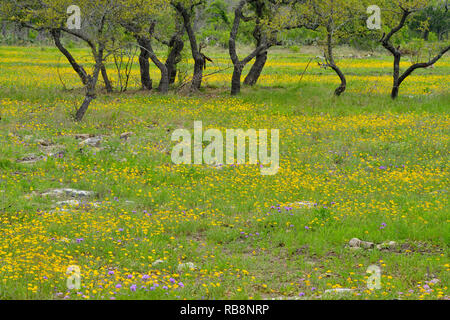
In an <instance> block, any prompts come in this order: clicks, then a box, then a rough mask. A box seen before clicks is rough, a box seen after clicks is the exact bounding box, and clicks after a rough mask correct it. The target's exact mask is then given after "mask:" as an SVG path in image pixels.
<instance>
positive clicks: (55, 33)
mask: <svg viewBox="0 0 450 320" xmlns="http://www.w3.org/2000/svg"><path fill="white" fill-rule="evenodd" d="M50 34H51V35H52V38H53V41H54V42H55V45H56V47H57V48H58V49H59V51H61V53H62V54H63V55H64V56H65V57H66V59H67V61H69V63H70V65H71V66H72V68H73V70H74V71H75V72H76V73H77V74H78V76H79V77H80V79H81V82H82V83H83V85H86V84H87V83H88V80H89V77H88V74H87V72H86V70H84V68H83V67H82V66H81V65H79V64H78V63H77V62H76V60H75V58H74V57H73V56H72V55H71V54H70V52H69V51H68V50H67V49H66V48H65V47H64V46H63V45H62V43H61V31H60V30H57V29H53V30H51V31H50Z"/></svg>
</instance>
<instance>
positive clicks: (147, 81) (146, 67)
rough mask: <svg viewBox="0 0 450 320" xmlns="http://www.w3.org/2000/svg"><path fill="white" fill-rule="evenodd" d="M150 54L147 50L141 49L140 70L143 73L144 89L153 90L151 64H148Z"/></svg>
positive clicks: (142, 82)
mask: <svg viewBox="0 0 450 320" xmlns="http://www.w3.org/2000/svg"><path fill="white" fill-rule="evenodd" d="M148 58H149V55H148V52H147V50H146V49H145V48H142V47H141V53H140V55H139V69H140V73H141V84H142V89H144V90H152V89H153V81H152V79H151V77H150V63H149V62H148Z"/></svg>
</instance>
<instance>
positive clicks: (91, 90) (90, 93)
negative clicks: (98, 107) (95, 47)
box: [75, 49, 103, 122]
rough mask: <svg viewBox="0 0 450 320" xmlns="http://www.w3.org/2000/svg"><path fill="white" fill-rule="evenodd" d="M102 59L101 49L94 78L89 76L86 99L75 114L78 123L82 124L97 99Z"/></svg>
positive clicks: (97, 57)
mask: <svg viewBox="0 0 450 320" xmlns="http://www.w3.org/2000/svg"><path fill="white" fill-rule="evenodd" d="M102 59H103V49H99V52H98V54H97V56H96V62H95V68H94V73H93V75H92V77H91V76H88V83H87V85H86V94H85V97H84V101H83V103H82V104H81V106H80V108H79V109H78V110H77V112H76V114H75V121H77V122H80V121H81V120H83V117H84V115H85V114H86V111H87V109H88V108H89V105H90V104H91V102H92V100H94V99H95V98H96V95H95V87H96V85H97V81H98V77H99V74H100V70H101V68H102V65H103V61H102Z"/></svg>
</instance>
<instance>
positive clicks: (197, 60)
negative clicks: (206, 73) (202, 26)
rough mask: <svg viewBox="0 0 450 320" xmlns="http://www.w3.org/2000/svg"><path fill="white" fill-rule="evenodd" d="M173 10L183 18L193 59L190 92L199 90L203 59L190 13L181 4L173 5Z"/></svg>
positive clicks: (203, 64)
mask: <svg viewBox="0 0 450 320" xmlns="http://www.w3.org/2000/svg"><path fill="white" fill-rule="evenodd" d="M174 7H175V9H176V10H177V11H178V13H179V14H180V15H181V17H182V18H183V23H184V28H185V30H186V32H187V34H188V37H189V42H190V44H191V51H192V58H193V59H194V74H193V76H192V82H191V91H196V90H198V89H200V87H201V85H202V80H203V69H204V67H205V58H204V56H203V55H202V54H201V52H200V48H199V46H198V44H197V37H196V36H195V32H194V29H193V27H192V21H191V20H192V19H191V13H189V12H188V10H187V9H186V8H185V7H184V6H183V5H182V4H181V3H176V4H174Z"/></svg>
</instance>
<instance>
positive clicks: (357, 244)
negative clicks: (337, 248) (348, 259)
mask: <svg viewBox="0 0 450 320" xmlns="http://www.w3.org/2000/svg"><path fill="white" fill-rule="evenodd" d="M348 245H349V246H350V247H351V248H360V247H361V240H359V239H358V238H353V239H351V240H350V241H349V242H348Z"/></svg>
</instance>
